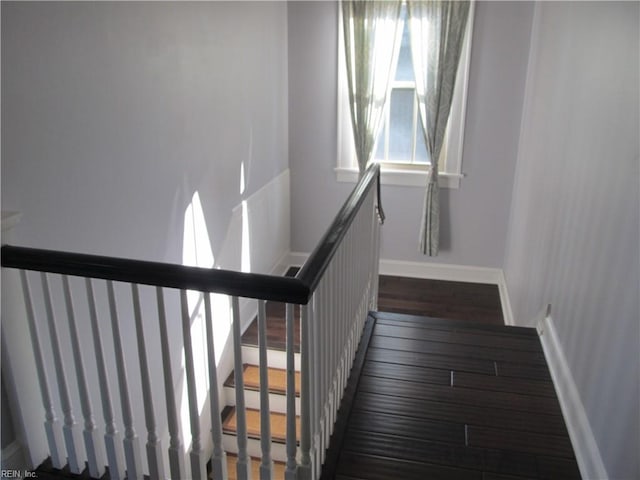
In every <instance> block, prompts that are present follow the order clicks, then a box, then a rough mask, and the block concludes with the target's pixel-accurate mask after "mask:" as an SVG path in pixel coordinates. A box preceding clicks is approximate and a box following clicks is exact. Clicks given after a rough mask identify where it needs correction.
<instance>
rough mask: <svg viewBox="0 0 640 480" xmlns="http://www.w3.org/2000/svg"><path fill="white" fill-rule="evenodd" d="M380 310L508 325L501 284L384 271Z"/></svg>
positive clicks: (381, 277)
mask: <svg viewBox="0 0 640 480" xmlns="http://www.w3.org/2000/svg"><path fill="white" fill-rule="evenodd" d="M378 310H379V311H381V312H393V313H406V314H409V315H425V316H427V317H436V318H447V319H458V320H465V321H471V322H478V323H482V324H491V325H504V319H503V316H502V307H501V304H500V294H499V291H498V287H497V285H487V284H482V283H467V282H450V281H443V280H427V279H422V278H407V277H397V276H390V275H380V281H379V290H378Z"/></svg>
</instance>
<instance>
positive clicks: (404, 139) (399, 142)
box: [389, 88, 414, 163]
mask: <svg viewBox="0 0 640 480" xmlns="http://www.w3.org/2000/svg"><path fill="white" fill-rule="evenodd" d="M413 97H414V89H412V88H394V89H393V90H392V91H391V105H390V108H391V110H390V112H389V124H390V130H389V161H390V162H404V163H407V162H411V145H412V138H411V137H412V133H413Z"/></svg>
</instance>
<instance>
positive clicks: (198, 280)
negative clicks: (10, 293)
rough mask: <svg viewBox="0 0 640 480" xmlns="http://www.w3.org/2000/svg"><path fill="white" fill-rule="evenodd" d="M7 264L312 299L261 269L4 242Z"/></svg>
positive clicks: (260, 295) (286, 280) (146, 282)
mask: <svg viewBox="0 0 640 480" xmlns="http://www.w3.org/2000/svg"><path fill="white" fill-rule="evenodd" d="M1 260H2V266H3V267H9V268H20V269H24V270H35V271H39V272H51V273H60V274H63V275H72V276H79V277H89V278H101V279H104V280H113V281H116V282H128V283H138V284H141V285H154V286H158V287H168V288H177V289H184V290H198V291H201V292H216V293H223V294H226V295H234V296H240V297H248V298H258V299H263V300H273V301H278V302H291V303H306V302H307V300H308V298H309V290H308V288H307V287H306V286H305V285H304V284H303V283H302V282H300V281H299V280H296V279H295V278H289V277H277V276H273V275H263V274H258V273H243V272H234V271H231V270H221V269H210V268H200V267H187V266H184V265H177V264H172V263H160V262H149V261H143V260H133V259H128V258H115V257H105V256H99V255H87V254H83V253H70V252H61V251H55V250H43V249H36V248H26V247H14V246H10V245H3V246H2V250H1Z"/></svg>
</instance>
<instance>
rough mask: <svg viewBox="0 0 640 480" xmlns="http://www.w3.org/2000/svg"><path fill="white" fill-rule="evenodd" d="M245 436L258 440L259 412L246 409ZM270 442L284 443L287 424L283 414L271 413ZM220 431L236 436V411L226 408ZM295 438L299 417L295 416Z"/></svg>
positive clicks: (297, 432) (297, 434) (297, 433)
mask: <svg viewBox="0 0 640 480" xmlns="http://www.w3.org/2000/svg"><path fill="white" fill-rule="evenodd" d="M246 417H247V436H248V437H249V438H253V439H255V440H260V410H256V409H254V408H247V409H246ZM269 417H270V419H271V440H272V442H274V443H285V441H286V432H287V423H286V415H285V414H284V413H276V412H271V413H270V414H269ZM222 431H223V432H224V433H226V434H231V435H235V434H236V409H235V407H229V406H227V407H226V408H225V409H224V411H223V412H222ZM296 437H297V438H300V416H296Z"/></svg>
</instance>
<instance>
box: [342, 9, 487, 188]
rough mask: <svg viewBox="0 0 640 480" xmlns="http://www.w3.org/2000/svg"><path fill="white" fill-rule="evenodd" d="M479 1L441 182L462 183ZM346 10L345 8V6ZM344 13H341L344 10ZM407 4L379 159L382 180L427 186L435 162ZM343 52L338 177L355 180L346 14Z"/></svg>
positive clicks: (378, 145)
mask: <svg viewBox="0 0 640 480" xmlns="http://www.w3.org/2000/svg"><path fill="white" fill-rule="evenodd" d="M473 9H474V4H473V2H472V3H471V7H470V11H469V20H468V22H467V29H466V33H465V39H464V45H463V50H462V55H461V58H460V66H459V71H458V76H457V79H456V88H455V93H454V97H453V103H452V106H451V113H450V116H449V123H448V126H447V133H446V139H445V144H444V145H443V148H442V153H441V156H440V162H439V164H438V166H439V172H440V185H441V186H443V187H449V188H458V186H459V184H460V179H461V177H462V174H461V167H462V141H463V138H464V118H465V106H466V92H467V79H468V70H469V59H470V52H471V48H470V43H471V41H470V39H471V33H472V25H473ZM340 10H341V9H340ZM340 15H342V13H340ZM406 15H407V13H406V6H404V5H403V7H402V21H403V32H402V42H401V45H400V50H399V53H398V62H397V66H396V71H395V75H394V80H393V83H392V85H391V94H390V97H389V100H388V102H387V110H386V112H385V122H384V125H383V127H382V128H381V130H380V132H379V134H378V139H377V141H376V147H375V154H374V161H376V162H378V163H380V164H381V166H382V182H383V183H385V184H392V185H414V186H421V187H424V185H425V184H426V176H427V172H428V169H429V166H430V165H431V159H429V158H428V154H427V149H426V146H425V143H424V136H423V133H422V126H421V125H420V119H419V115H418V105H417V99H416V96H415V80H414V75H413V63H412V60H411V45H410V41H409V38H410V37H409V26H408V22H406V21H405V20H406ZM339 22H340V23H339V28H338V30H339V32H340V33H339V35H340V40H339V43H340V45H339V55H338V57H339V58H338V61H339V66H338V165H337V168H336V172H337V176H338V180H339V181H348V182H351V181H355V180H356V179H357V178H358V167H357V163H356V159H355V158H356V156H355V149H354V146H353V134H352V131H351V119H350V112H349V101H348V98H349V94H348V91H347V86H346V81H345V78H346V68H345V59H344V45H343V38H342V37H343V33H342V32H343V30H342V18H340V20H339Z"/></svg>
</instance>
